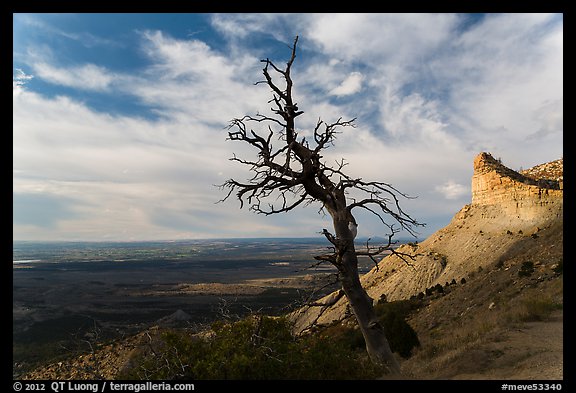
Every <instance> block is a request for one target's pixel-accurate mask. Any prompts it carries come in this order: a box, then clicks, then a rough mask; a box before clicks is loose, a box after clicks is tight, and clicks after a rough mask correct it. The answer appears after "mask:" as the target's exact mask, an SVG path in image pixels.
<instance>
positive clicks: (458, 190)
mask: <svg viewBox="0 0 576 393" xmlns="http://www.w3.org/2000/svg"><path fill="white" fill-rule="evenodd" d="M435 190H436V191H437V192H439V193H441V194H442V195H444V198H446V199H458V198H460V197H462V196H464V195H468V194H469V192H470V186H469V185H462V184H459V183H456V182H454V181H453V180H448V181H447V182H445V183H444V184H441V185H438V186H436V187H435Z"/></svg>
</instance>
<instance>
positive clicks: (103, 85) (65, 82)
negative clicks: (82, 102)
mask: <svg viewBox="0 0 576 393" xmlns="http://www.w3.org/2000/svg"><path fill="white" fill-rule="evenodd" d="M33 70H34V72H35V73H36V75H37V76H38V77H39V78H42V79H44V80H45V81H47V82H50V83H53V84H58V85H62V86H66V87H73V88H75V89H79V90H94V91H106V90H108V89H109V88H110V87H111V85H112V83H113V81H114V79H115V76H114V74H113V73H111V72H110V71H109V70H107V69H106V68H105V67H101V66H97V65H95V64H84V65H81V66H74V67H68V68H65V67H55V66H52V65H50V64H48V63H43V62H42V63H35V64H34V65H33Z"/></svg>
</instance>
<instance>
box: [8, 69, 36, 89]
mask: <svg viewBox="0 0 576 393" xmlns="http://www.w3.org/2000/svg"><path fill="white" fill-rule="evenodd" d="M32 78H34V76H33V75H27V74H26V73H25V72H24V71H22V70H21V69H20V68H16V69H14V74H13V76H12V88H13V89H15V90H16V89H21V88H22V87H24V85H25V84H26V83H27V82H28V81H29V80H31V79H32Z"/></svg>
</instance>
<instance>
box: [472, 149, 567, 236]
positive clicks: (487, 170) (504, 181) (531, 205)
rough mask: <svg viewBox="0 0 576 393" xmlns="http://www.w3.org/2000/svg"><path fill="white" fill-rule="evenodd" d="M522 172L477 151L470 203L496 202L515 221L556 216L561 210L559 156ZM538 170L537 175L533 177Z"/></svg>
mask: <svg viewBox="0 0 576 393" xmlns="http://www.w3.org/2000/svg"><path fill="white" fill-rule="evenodd" d="M535 168H536V167H535ZM547 168H551V169H552V170H547ZM523 172H524V173H526V174H523V173H521V172H515V171H513V170H511V169H509V168H507V167H505V166H504V165H502V164H501V163H500V162H498V161H497V160H495V159H494V158H493V157H492V156H491V155H490V154H488V153H480V154H479V155H478V156H477V157H476V159H475V160H474V175H473V176H472V205H473V206H474V205H483V206H498V207H500V209H501V210H502V214H504V215H506V216H510V218H511V219H512V221H518V222H516V223H515V224H516V225H523V224H526V223H527V222H530V223H533V224H535V223H536V221H541V220H542V219H544V220H547V219H549V218H552V217H554V216H555V217H559V215H560V214H561V212H562V193H563V190H562V187H563V183H562V179H563V177H562V160H557V161H554V162H552V163H549V164H543V165H538V170H535V169H529V170H527V171H523ZM558 172H559V173H558ZM528 174H531V176H528ZM538 174H540V176H539V177H535V176H538ZM544 176H546V177H544Z"/></svg>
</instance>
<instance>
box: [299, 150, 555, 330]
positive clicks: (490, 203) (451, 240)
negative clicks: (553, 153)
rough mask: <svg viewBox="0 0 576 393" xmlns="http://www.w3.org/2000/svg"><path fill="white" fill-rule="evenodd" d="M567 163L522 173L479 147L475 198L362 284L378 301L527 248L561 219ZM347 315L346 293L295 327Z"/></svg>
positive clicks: (309, 310) (305, 314) (458, 276)
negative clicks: (409, 256) (408, 256)
mask: <svg viewBox="0 0 576 393" xmlns="http://www.w3.org/2000/svg"><path fill="white" fill-rule="evenodd" d="M562 164H563V161H562V160H557V161H553V162H551V163H548V164H543V165H539V166H537V167H534V168H531V169H528V170H526V171H523V173H519V172H516V171H513V170H512V169H510V168H507V167H505V166H504V165H502V164H501V163H500V162H499V161H498V160H496V159H494V158H493V157H492V156H491V155H490V154H488V153H480V154H479V155H478V156H477V157H476V158H475V160H474V175H473V177H472V203H471V204H469V205H466V206H464V207H463V208H462V209H461V210H460V211H459V212H458V213H456V215H455V216H454V217H453V219H452V221H451V222H450V223H449V224H448V225H447V226H446V227H444V228H442V229H440V230H439V231H437V232H436V233H434V234H433V235H431V236H430V237H429V238H428V239H426V240H425V241H423V242H422V243H420V244H407V245H403V246H401V247H400V248H399V249H398V251H402V252H405V253H410V254H412V255H415V256H416V257H415V260H414V261H413V262H411V264H412V266H408V265H407V264H406V263H405V262H404V261H403V260H401V259H400V258H398V257H396V256H394V255H390V256H387V257H385V258H384V259H383V260H382V261H381V262H380V263H379V266H378V267H377V268H374V269H372V270H371V271H370V272H368V273H367V274H365V275H364V276H363V277H362V283H363V285H364V288H366V291H367V292H368V294H369V295H370V296H371V297H372V298H373V299H380V298H381V296H382V295H385V296H386V299H387V300H389V301H392V300H401V299H409V298H410V297H411V296H414V295H418V294H419V293H420V292H424V291H425V290H426V289H427V288H430V287H433V286H435V285H436V284H440V285H442V286H444V285H445V284H446V283H447V282H448V283H449V282H452V280H455V281H456V282H460V281H461V280H462V278H465V279H466V278H467V277H469V276H470V274H471V273H472V272H475V271H477V270H478V269H482V268H486V267H488V266H490V265H493V264H495V263H498V262H500V261H505V260H506V259H509V258H510V257H511V256H512V255H513V254H514V253H515V252H516V251H518V250H522V249H530V248H531V247H532V246H533V243H534V240H535V239H536V238H537V237H538V236H539V234H540V233H541V231H544V230H546V229H547V228H550V227H551V226H557V225H558V223H560V225H562V215H563V189H562ZM561 234H562V231H561V230H560V239H553V240H552V244H549V246H550V247H557V248H558V249H559V250H561V249H562V238H561ZM556 242H557V243H556ZM329 296H331V295H328V297H329ZM328 297H327V298H328ZM327 298H326V299H327ZM317 303H325V301H322V300H320V301H318V302H317ZM347 315H349V310H348V304H347V300H346V299H345V298H341V299H340V300H339V301H338V302H337V303H336V304H334V305H333V306H332V307H329V308H327V309H326V308H323V307H317V306H316V307H304V308H302V309H301V310H299V311H298V312H296V314H295V315H294V319H295V323H296V330H297V331H304V330H306V329H307V328H308V327H309V326H310V324H312V323H315V324H318V325H322V324H330V323H333V322H334V321H337V320H341V319H343V318H344V317H345V316H347Z"/></svg>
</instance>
